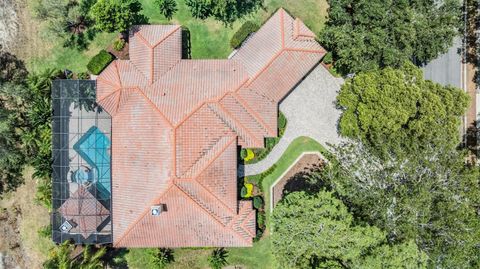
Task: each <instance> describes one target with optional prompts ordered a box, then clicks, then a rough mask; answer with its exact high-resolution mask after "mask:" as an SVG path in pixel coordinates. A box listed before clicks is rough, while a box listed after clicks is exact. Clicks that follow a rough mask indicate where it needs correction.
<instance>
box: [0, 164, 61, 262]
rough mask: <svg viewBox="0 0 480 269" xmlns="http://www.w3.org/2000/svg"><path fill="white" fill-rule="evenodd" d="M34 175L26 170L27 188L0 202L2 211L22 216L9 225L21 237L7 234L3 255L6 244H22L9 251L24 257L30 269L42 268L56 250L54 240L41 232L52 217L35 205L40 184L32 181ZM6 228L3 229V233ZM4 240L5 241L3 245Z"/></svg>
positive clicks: (16, 255) (7, 195)
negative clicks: (50, 253)
mask: <svg viewBox="0 0 480 269" xmlns="http://www.w3.org/2000/svg"><path fill="white" fill-rule="evenodd" d="M32 172H33V169H32V168H30V167H28V168H27V169H25V172H24V179H25V184H23V185H21V186H20V187H19V188H18V189H17V190H15V191H14V192H10V193H6V194H5V195H4V196H3V197H2V199H0V210H2V209H3V208H6V209H7V210H8V211H13V210H17V211H18V212H19V214H18V215H16V216H17V217H16V221H14V220H13V219H11V221H13V222H12V223H6V225H12V226H13V227H14V229H18V237H17V234H15V235H13V234H10V233H8V232H7V231H8V229H7V230H4V233H3V234H2V235H1V238H2V239H0V251H2V250H1V246H2V245H3V244H7V245H8V242H15V241H16V240H18V244H19V247H17V248H14V249H11V250H9V251H11V252H15V254H14V255H11V256H12V257H21V260H22V261H23V262H24V263H25V265H26V266H28V268H40V267H41V265H42V263H43V262H44V261H45V260H46V259H47V256H48V253H49V251H50V250H51V249H52V248H53V247H54V243H53V241H52V240H51V239H50V238H45V237H42V236H40V235H39V233H38V230H39V229H40V228H42V227H44V226H47V225H48V224H49V223H50V214H49V212H48V210H47V209H46V208H45V207H43V206H42V205H39V204H38V203H36V202H35V193H36V189H37V183H36V181H35V180H34V179H32V177H31V174H32ZM5 221H6V220H5ZM0 224H1V221H0ZM0 226H1V225H0ZM3 228H4V227H0V230H1V229H3ZM3 239H5V240H4V241H3ZM9 251H7V254H12V253H8V252H9ZM14 259H15V261H17V262H19V267H22V263H21V261H20V260H18V259H16V258H14ZM0 264H1V262H0ZM0 267H1V266H0Z"/></svg>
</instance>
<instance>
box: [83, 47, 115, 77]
mask: <svg viewBox="0 0 480 269" xmlns="http://www.w3.org/2000/svg"><path fill="white" fill-rule="evenodd" d="M112 61H113V56H112V55H111V54H110V53H108V52H107V51H106V50H101V51H100V52H99V53H98V54H97V55H95V56H93V58H92V59H91V60H90V62H89V63H88V64H87V69H88V71H90V72H91V73H92V74H94V75H98V74H100V72H102V71H103V69H105V67H107V65H109V64H110V63H111V62H112Z"/></svg>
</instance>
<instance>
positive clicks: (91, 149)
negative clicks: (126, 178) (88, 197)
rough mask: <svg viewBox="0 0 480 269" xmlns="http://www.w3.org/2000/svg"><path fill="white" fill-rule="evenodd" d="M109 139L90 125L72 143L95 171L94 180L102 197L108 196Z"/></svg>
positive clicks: (106, 197) (109, 186)
mask: <svg viewBox="0 0 480 269" xmlns="http://www.w3.org/2000/svg"><path fill="white" fill-rule="evenodd" d="M110 146H111V142H110V139H109V138H108V137H107V136H106V135H105V134H104V133H103V132H102V131H100V130H99V129H98V128H97V127H96V126H92V127H91V128H90V129H88V131H87V132H86V133H85V134H84V135H83V136H82V137H81V138H80V140H78V141H77V143H75V145H73V149H74V150H75V151H76V152H77V153H78V154H79V155H80V156H81V157H82V158H83V159H84V160H85V161H86V162H87V163H88V165H89V166H90V167H92V168H93V169H94V170H96V171H95V173H94V174H95V178H94V182H96V183H95V185H96V187H97V190H98V191H99V192H100V195H101V197H102V198H104V199H109V198H110V188H111V185H110V184H111V183H110V177H111V175H110V153H109V150H110Z"/></svg>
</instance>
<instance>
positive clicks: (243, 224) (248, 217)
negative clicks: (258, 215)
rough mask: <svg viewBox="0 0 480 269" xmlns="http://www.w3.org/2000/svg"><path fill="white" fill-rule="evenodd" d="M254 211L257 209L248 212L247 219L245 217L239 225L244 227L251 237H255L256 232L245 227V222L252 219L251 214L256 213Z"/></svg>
mask: <svg viewBox="0 0 480 269" xmlns="http://www.w3.org/2000/svg"><path fill="white" fill-rule="evenodd" d="M254 212H255V210H253V209H250V212H249V213H248V214H247V216H246V217H245V219H243V221H242V222H240V225H239V227H240V228H242V229H243V230H244V231H246V232H247V233H248V234H249V235H250V236H251V237H255V234H252V233H251V231H250V229H246V228H245V222H247V221H251V219H250V218H251V217H250V215H252V213H254ZM254 221H255V217H254Z"/></svg>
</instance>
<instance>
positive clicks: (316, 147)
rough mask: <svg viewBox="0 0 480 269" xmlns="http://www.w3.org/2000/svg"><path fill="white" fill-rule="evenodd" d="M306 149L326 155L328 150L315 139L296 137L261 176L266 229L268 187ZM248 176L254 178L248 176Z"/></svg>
mask: <svg viewBox="0 0 480 269" xmlns="http://www.w3.org/2000/svg"><path fill="white" fill-rule="evenodd" d="M308 151H317V152H320V153H321V154H322V155H323V156H325V157H327V156H328V155H329V152H328V151H327V150H326V149H325V148H324V147H323V146H322V145H321V144H319V143H318V142H317V141H315V140H313V139H311V138H309V137H298V138H296V139H295V140H293V141H292V143H291V144H290V145H289V146H288V148H287V150H285V152H284V153H283V155H282V157H281V158H280V160H278V162H277V163H276V164H275V169H274V170H273V171H271V173H269V174H268V175H266V176H265V177H263V180H262V184H261V186H262V191H263V193H264V197H265V212H267V214H266V220H267V221H266V225H267V230H268V228H269V227H270V215H269V213H268V212H270V187H271V186H272V184H273V183H274V182H275V180H277V179H278V178H279V177H280V176H281V175H282V174H283V173H284V172H285V171H286V170H287V169H288V168H289V167H290V165H292V163H293V162H294V161H295V160H296V159H297V158H298V156H300V155H301V154H302V153H303V152H308ZM250 178H255V176H253V177H249V179H250Z"/></svg>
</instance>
